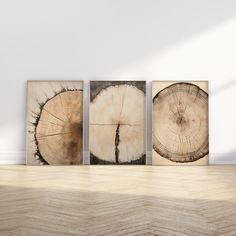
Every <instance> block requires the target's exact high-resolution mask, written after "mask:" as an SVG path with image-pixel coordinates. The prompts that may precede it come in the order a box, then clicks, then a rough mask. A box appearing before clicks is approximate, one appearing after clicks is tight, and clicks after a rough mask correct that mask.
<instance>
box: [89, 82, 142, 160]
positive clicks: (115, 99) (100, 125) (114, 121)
mask: <svg viewBox="0 0 236 236" xmlns="http://www.w3.org/2000/svg"><path fill="white" fill-rule="evenodd" d="M89 129H90V163H91V164H145V163H146V82H145V81H91V82H90V123H89Z"/></svg>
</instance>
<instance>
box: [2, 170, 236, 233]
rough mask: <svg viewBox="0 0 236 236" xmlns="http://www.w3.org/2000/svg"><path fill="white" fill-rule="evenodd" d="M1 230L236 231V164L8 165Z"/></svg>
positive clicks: (3, 231) (54, 231)
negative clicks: (181, 165) (162, 165)
mask: <svg viewBox="0 0 236 236" xmlns="http://www.w3.org/2000/svg"><path fill="white" fill-rule="evenodd" d="M0 235H4V236H7V235H17V236H18V235H22V236H28V235H30V236H31V235H33V236H34V235H36V236H38V235H40V236H52V235H59V236H60V235H71V236H72V235H73V236H75V235H232V236H233V235H234V236H235V235H236V166H209V167H199V166H196V167H193V166H188V167H157V166H70V167H52V166H43V167H40V166H39V167H36V166H35V167H27V166H4V167H0Z"/></svg>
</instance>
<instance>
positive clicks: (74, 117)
mask: <svg viewBox="0 0 236 236" xmlns="http://www.w3.org/2000/svg"><path fill="white" fill-rule="evenodd" d="M27 90H28V115H27V116H28V118H27V119H28V123H27V131H28V132H27V164H28V165H77V164H82V163H83V82H82V81H28V86H27Z"/></svg>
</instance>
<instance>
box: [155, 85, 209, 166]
mask: <svg viewBox="0 0 236 236" xmlns="http://www.w3.org/2000/svg"><path fill="white" fill-rule="evenodd" d="M152 103H153V104H152V141H153V149H152V164H153V165H207V164H208V159H209V158H208V156H209V155H208V154H209V130H208V129H209V128H208V82H207V81H193V82H189V81H183V82H174V81H153V83H152Z"/></svg>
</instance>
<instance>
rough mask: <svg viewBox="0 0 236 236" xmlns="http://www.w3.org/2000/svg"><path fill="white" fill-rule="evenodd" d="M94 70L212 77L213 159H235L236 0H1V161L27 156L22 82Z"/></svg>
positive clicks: (126, 75) (86, 75)
mask: <svg viewBox="0 0 236 236" xmlns="http://www.w3.org/2000/svg"><path fill="white" fill-rule="evenodd" d="M94 77H99V78H108V79H130V78H132V79H135V78H141V79H146V80H147V81H149V83H148V92H150V81H151V80H158V79H161V80H165V79H168V80H177V79H180V80H183V79H184V80H195V79H200V80H202V79H206V80H209V81H210V96H211V98H210V151H211V153H212V155H211V158H210V161H211V163H236V139H235V133H236V124H235V121H236V106H235V103H236V1H235V0H198V1H196V0H178V1H176V0H119V1H115V0H99V1H98V0H94V1H92V0H84V1H79V0H54V1H53V0H40V1H32V0H21V1H18V0H1V1H0V81H1V83H0V86H1V92H0V98H1V99H0V107H1V113H0V163H23V162H24V151H25V109H26V105H25V103H26V94H25V91H26V90H25V85H26V83H25V81H26V80H29V79H84V80H85V81H86V84H85V86H86V89H87V88H88V80H89V79H94ZM148 98H149V101H151V100H150V99H151V96H150V93H149V95H148ZM148 109H149V112H150V106H149V107H148ZM87 111H88V110H86V112H87ZM86 115H87V113H86ZM149 121H150V120H149ZM150 131H151V124H149V125H148V132H149V134H150ZM148 140H149V141H150V138H149V139H148ZM85 146H86V150H88V142H87V141H86V143H85ZM148 150H149V151H150V150H151V145H150V144H149V145H148Z"/></svg>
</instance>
